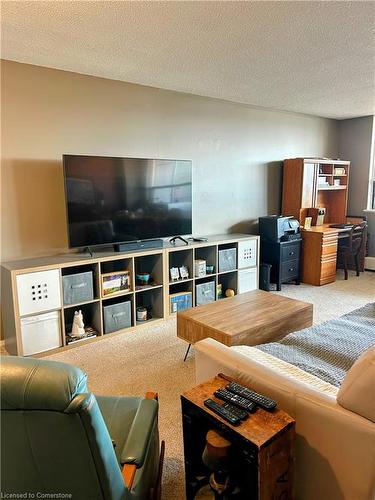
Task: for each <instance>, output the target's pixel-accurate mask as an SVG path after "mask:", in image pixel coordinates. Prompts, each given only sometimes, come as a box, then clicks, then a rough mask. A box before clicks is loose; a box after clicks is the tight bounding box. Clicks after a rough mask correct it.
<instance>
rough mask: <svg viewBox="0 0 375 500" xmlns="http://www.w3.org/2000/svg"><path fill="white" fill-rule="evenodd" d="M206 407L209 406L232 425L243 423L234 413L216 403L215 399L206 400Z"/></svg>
mask: <svg viewBox="0 0 375 500" xmlns="http://www.w3.org/2000/svg"><path fill="white" fill-rule="evenodd" d="M204 406H207V408H209V409H210V410H211V411H213V412H214V413H216V414H217V415H220V417H221V418H223V419H224V420H226V421H227V422H229V423H230V424H232V425H238V424H239V423H240V422H241V419H240V418H239V417H237V416H236V415H234V413H231V412H230V411H228V410H226V409H225V408H223V407H222V406H221V405H219V403H216V401H214V400H213V399H206V401H205V402H204Z"/></svg>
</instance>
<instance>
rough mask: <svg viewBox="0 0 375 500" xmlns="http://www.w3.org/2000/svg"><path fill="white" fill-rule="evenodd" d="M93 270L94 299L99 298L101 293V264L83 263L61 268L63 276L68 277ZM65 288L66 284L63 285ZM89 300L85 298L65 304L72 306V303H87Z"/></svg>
mask: <svg viewBox="0 0 375 500" xmlns="http://www.w3.org/2000/svg"><path fill="white" fill-rule="evenodd" d="M88 272H92V284H93V299H92V300H96V299H98V298H99V295H100V291H99V290H100V285H99V264H97V263H95V264H82V265H80V266H69V267H63V268H62V269H61V276H62V277H63V278H64V277H67V276H74V275H79V274H82V273H88ZM63 288H64V285H63ZM86 302H88V301H86V300H83V301H80V302H75V303H74V304H65V305H66V306H71V305H79V304H81V303H86Z"/></svg>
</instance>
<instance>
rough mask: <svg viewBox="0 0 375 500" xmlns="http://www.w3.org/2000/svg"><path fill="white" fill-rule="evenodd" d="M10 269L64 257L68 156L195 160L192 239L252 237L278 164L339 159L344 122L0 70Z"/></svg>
mask: <svg viewBox="0 0 375 500" xmlns="http://www.w3.org/2000/svg"><path fill="white" fill-rule="evenodd" d="M1 97H2V120H3V123H2V125H3V126H2V137H1V139H2V156H3V173H2V253H3V258H4V259H13V258H19V257H26V256H32V255H38V254H40V255H42V254H49V253H53V252H59V251H64V250H66V247H67V236H66V226H65V206H64V188H63V177H62V165H61V155H62V154H63V153H75V154H78V153H81V154H85V153H86V154H93V155H95V154H102V155H117V156H135V157H137V156H138V157H151V158H152V157H157V158H184V159H192V160H193V166H194V167H193V168H194V171H193V175H194V200H193V201H194V213H193V217H194V221H193V224H194V233H195V234H196V235H206V234H215V233H224V232H228V231H233V230H239V231H243V232H250V231H251V223H252V222H254V221H256V219H257V218H258V217H259V216H261V215H266V214H269V213H275V212H278V211H279V207H280V192H281V164H282V160H283V159H284V158H290V157H295V156H305V155H306V156H307V155H314V156H334V157H335V156H337V153H338V138H337V122H335V121H334V120H328V119H324V118H317V117H312V116H307V115H298V114H293V113H286V112H277V111H268V110H263V109H257V108H253V107H249V106H244V105H239V104H233V103H229V102H225V101H219V100H215V99H209V98H202V97H198V96H193V95H187V94H181V93H176V92H169V91H165V90H159V89H155V88H150V87H143V86H140V85H133V84H128V83H123V82H119V81H113V80H106V79H102V78H95V77H90V76H84V75H80V74H75V73H69V72H65V71H58V70H53V69H47V68H40V67H37V66H30V65H25V64H19V63H14V62H9V61H6V62H3V64H2V95H1Z"/></svg>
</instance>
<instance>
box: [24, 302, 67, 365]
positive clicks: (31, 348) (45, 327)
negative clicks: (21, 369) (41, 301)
mask: <svg viewBox="0 0 375 500" xmlns="http://www.w3.org/2000/svg"><path fill="white" fill-rule="evenodd" d="M21 337H22V346H23V355H24V356H30V355H32V354H38V353H39V352H44V351H49V350H50V349H56V347H60V346H61V345H62V341H61V328H60V313H59V312H58V311H53V312H49V313H45V314H38V315H37V316H28V317H26V318H21Z"/></svg>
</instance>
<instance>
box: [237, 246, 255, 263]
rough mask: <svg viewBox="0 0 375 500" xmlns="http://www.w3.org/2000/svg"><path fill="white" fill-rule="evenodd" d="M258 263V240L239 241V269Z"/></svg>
mask: <svg viewBox="0 0 375 500" xmlns="http://www.w3.org/2000/svg"><path fill="white" fill-rule="evenodd" d="M256 265H257V240H247V241H239V242H238V269H242V268H244V267H252V266H256Z"/></svg>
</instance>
